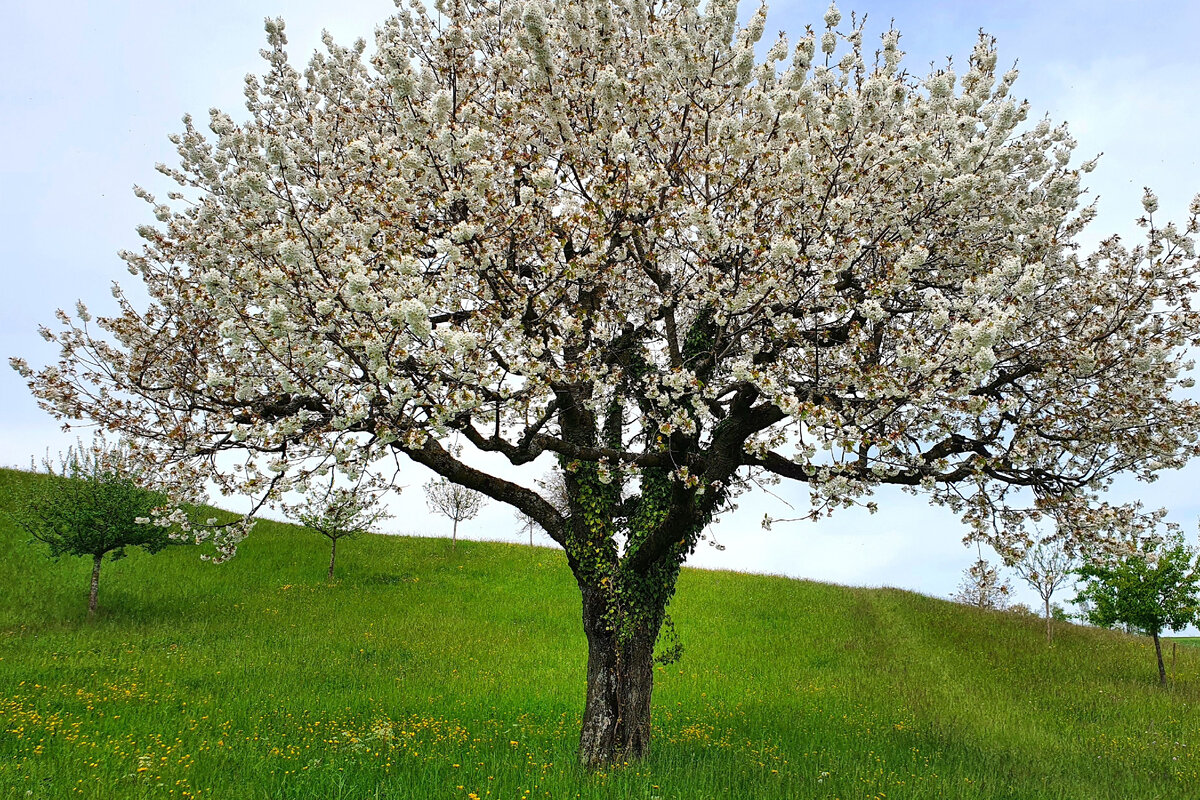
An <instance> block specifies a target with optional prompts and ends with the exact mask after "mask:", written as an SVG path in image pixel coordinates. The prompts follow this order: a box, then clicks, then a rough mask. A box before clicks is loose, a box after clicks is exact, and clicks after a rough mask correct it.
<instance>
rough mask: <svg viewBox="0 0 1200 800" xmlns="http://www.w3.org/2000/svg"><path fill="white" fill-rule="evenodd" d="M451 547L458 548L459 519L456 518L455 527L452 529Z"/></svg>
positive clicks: (452, 548)
mask: <svg viewBox="0 0 1200 800" xmlns="http://www.w3.org/2000/svg"><path fill="white" fill-rule="evenodd" d="M450 549H451V550H457V549H458V520H454V527H453V528H451V529H450Z"/></svg>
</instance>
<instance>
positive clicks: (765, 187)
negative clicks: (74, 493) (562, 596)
mask: <svg viewBox="0 0 1200 800" xmlns="http://www.w3.org/2000/svg"><path fill="white" fill-rule="evenodd" d="M739 19H740V20H743V21H742V22H739ZM766 23H767V15H766V9H765V7H761V8H759V9H757V10H755V11H754V12H753V13H751V14H748V15H741V16H739V9H738V3H737V2H736V0H708V2H704V3H698V2H695V0H664V1H663V2H657V1H656V2H647V1H646V0H556V1H555V2H546V1H545V0H515V1H514V2H493V1H492V0H441V1H440V2H438V3H437V4H436V10H430V9H426V8H424V7H423V6H422V5H421V4H419V3H416V4H403V5H402V6H401V7H400V8H398V9H397V10H396V12H395V14H394V15H393V16H392V17H391V18H390V19H388V20H386V21H385V22H384V23H383V24H381V25H380V26H379V27H378V28H377V32H376V40H375V47H374V48H373V49H372V50H371V51H370V53H369V54H368V50H367V46H366V43H365V42H362V41H359V42H357V43H355V44H353V45H351V46H339V45H337V44H336V43H334V42H333V41H332V40H331V39H327V40H326V46H325V48H324V49H323V50H322V52H320V53H318V54H316V55H314V56H313V58H312V59H311V61H310V62H309V64H308V65H307V66H306V67H303V68H297V67H296V66H294V65H293V64H292V63H291V62H290V61H289V58H288V54H287V51H286V43H287V38H286V35H285V31H284V25H283V23H282V21H280V20H269V21H268V22H267V35H268V44H267V47H266V48H265V49H264V51H263V53H264V56H265V58H266V61H267V66H266V70H265V73H264V75H263V76H262V77H261V78H251V79H250V80H249V81H248V82H247V85H246V95H247V113H246V115H245V118H244V119H242V120H236V119H235V118H234V117H233V116H231V115H230V114H227V113H225V112H222V111H219V110H213V112H212V113H211V115H210V117H209V119H208V120H207V130H205V125H203V124H200V123H199V122H198V121H196V120H193V119H192V118H191V117H188V118H186V119H185V122H184V128H183V130H182V131H180V132H179V134H178V135H177V136H175V137H174V142H175V144H176V146H177V149H178V153H179V161H178V164H177V165H174V166H163V167H162V168H161V170H162V172H163V174H164V175H165V176H166V177H168V178H170V179H172V180H174V181H176V182H177V184H178V187H177V188H173V191H171V192H170V193H169V194H168V195H166V196H165V197H162V198H157V197H154V196H153V195H151V193H149V192H147V191H145V190H142V189H139V190H137V191H138V193H139V195H140V196H141V197H143V198H144V199H145V200H146V201H147V202H148V203H149V204H150V206H151V208H152V210H153V214H154V217H155V219H156V220H157V223H156V224H149V225H145V226H142V227H141V228H139V233H140V234H141V236H142V237H143V240H144V245H143V247H142V248H141V249H139V250H137V251H129V252H126V253H124V254H123V256H124V258H125V261H126V263H127V266H128V267H129V269H130V270H131V271H132V272H133V273H134V274H135V275H137V276H139V278H140V279H141V280H142V281H144V283H145V290H146V294H147V295H148V297H149V298H150V300H149V307H148V308H143V307H139V306H137V305H136V301H135V300H134V299H133V295H132V294H129V295H126V294H124V293H122V292H121V290H120V289H119V288H118V289H117V290H116V292H117V295H118V300H117V302H118V304H119V307H120V309H119V313H118V314H117V315H116V316H114V317H111V318H104V319H100V320H98V322H97V324H95V325H89V323H88V319H90V313H89V311H88V309H87V308H86V306H84V305H82V304H80V305H79V306H78V307H77V308H76V314H75V315H73V316H72V315H68V314H66V313H63V314H62V316H61V320H62V322H63V326H62V328H61V329H60V330H56V331H50V330H49V329H46V330H45V331H44V335H45V336H47V337H48V338H50V339H52V340H53V341H54V342H55V343H56V344H57V345H58V346H59V348H60V352H61V356H60V357H59V359H58V361H57V362H56V363H55V364H54V365H50V366H46V367H44V368H41V369H35V368H33V367H31V366H30V365H29V364H27V363H26V362H25V361H23V360H21V359H15V360H13V366H14V367H15V368H16V369H17V370H19V371H20V372H21V373H22V374H23V375H24V376H25V377H26V378H27V379H28V381H29V384H30V387H31V389H32V390H33V392H34V393H35V394H36V395H37V397H38V398H39V400H40V402H41V403H42V405H43V406H44V407H45V408H47V409H49V410H50V411H51V412H53V413H55V414H58V415H60V416H61V417H64V418H72V419H74V418H90V419H93V420H96V421H97V422H100V423H101V424H103V425H104V426H106V427H107V428H109V429H113V430H121V431H128V432H131V433H132V432H137V434H138V436H139V440H140V441H145V442H147V447H151V448H154V449H155V450H156V451H157V452H156V455H155V457H156V459H157V461H158V462H159V463H167V464H170V465H171V472H172V474H173V475H174V476H175V477H176V479H177V480H176V484H177V485H182V486H185V487H186V486H187V485H203V484H204V482H205V480H213V481H216V482H218V483H219V484H220V485H221V487H222V488H223V489H226V490H228V491H232V492H239V493H242V494H251V495H253V496H255V497H256V498H257V497H262V496H265V495H272V496H273V499H277V498H278V497H279V496H282V495H283V494H284V493H286V492H288V491H299V490H302V488H301V487H303V486H304V485H306V484H308V483H311V482H312V480H313V479H312V477H311V473H312V471H313V470H316V469H319V468H323V467H327V466H329V465H331V464H333V465H336V466H337V467H338V468H340V469H343V470H347V471H349V472H350V473H358V472H360V471H361V470H363V469H366V468H367V467H368V466H369V465H371V464H372V463H374V462H375V461H377V460H378V459H382V458H386V457H395V456H397V455H403V456H405V457H407V458H410V459H412V460H413V461H415V462H417V463H419V464H421V465H423V466H425V467H427V468H428V469H430V470H431V471H432V472H434V473H435V474H436V475H437V476H438V477H439V478H440V479H443V480H445V481H449V482H451V483H453V484H456V485H459V486H463V487H465V488H467V489H470V490H473V491H477V492H481V493H483V494H484V495H486V496H487V497H488V498H489V499H491V500H494V501H497V502H502V503H507V504H509V505H511V506H513V507H515V508H516V509H519V510H520V511H522V512H523V513H525V514H526V515H527V516H529V517H530V518H531V519H534V520H536V522H537V524H538V525H539V526H540V527H541V528H542V529H543V530H544V531H546V534H547V535H548V536H549V537H550V538H551V539H552V540H554V542H555V543H557V544H558V545H559V546H561V547H562V548H563V550H564V551H565V552H566V562H567V564H568V565H569V568H570V569H571V571H572V575H573V577H574V579H575V582H576V584H577V585H578V587H579V591H580V597H581V609H582V619H581V623H582V629H583V632H584V634H585V636H586V638H587V652H588V667H587V674H586V692H585V698H584V710H583V726H582V731H581V735H580V748H579V754H580V759H581V760H582V761H583V763H585V764H587V765H589V766H602V765H605V764H611V763H622V762H625V761H629V760H630V759H636V758H639V757H641V756H643V755H645V753H646V752H647V749H648V747H649V743H650V732H651V724H650V709H651V704H650V699H651V694H652V689H653V681H654V669H653V652H654V643H655V641H656V639H657V638H658V636H659V634H660V632H661V630H662V626H663V622H664V619H665V615H666V607H667V603H668V602H669V601H670V599H671V597H672V595H673V594H674V592H675V586H676V582H677V579H678V577H679V572H680V568H681V566H682V565H683V563H684V562H685V560H686V559H687V558H688V556H689V555H690V554H691V553H692V552H693V551H694V549H695V548H696V546H697V544H698V543H699V542H700V541H701V540H702V538H703V537H704V535H705V531H706V530H707V529H708V527H709V525H710V523H712V522H713V521H714V519H715V518H716V517H717V516H718V515H720V514H721V513H723V512H725V511H727V510H729V509H730V508H731V506H732V505H733V502H734V500H735V499H736V496H737V495H738V493H739V492H741V491H744V490H745V489H746V488H747V487H748V486H750V485H752V484H751V483H749V481H751V480H752V479H754V478H756V477H759V476H763V475H764V474H766V475H769V476H777V477H780V478H787V479H790V480H794V481H798V482H801V483H803V484H804V485H805V486H807V487H808V489H809V490H810V492H811V500H812V504H811V509H812V515H813V516H814V517H819V516H822V515H824V514H825V513H827V512H832V511H834V510H836V509H840V508H845V507H848V506H853V505H855V504H868V503H869V501H870V495H871V493H872V491H873V490H874V489H876V488H877V487H880V486H887V485H892V486H901V487H904V488H906V489H908V490H910V491H912V492H917V493H922V494H924V495H926V496H928V497H929V498H930V499H931V500H932V501H933V502H935V503H939V504H943V505H946V506H948V507H950V508H951V509H952V510H953V511H955V512H956V513H958V514H959V515H960V516H961V518H962V519H963V520H964V521H965V522H966V523H967V525H969V526H970V528H971V536H973V537H974V538H976V539H979V540H991V541H995V542H997V543H999V544H1003V543H1005V542H1007V543H1009V544H1011V543H1012V542H1015V541H1024V540H1025V539H1026V538H1027V536H1028V528H1029V527H1030V526H1031V525H1033V524H1036V523H1037V522H1038V521H1039V520H1040V519H1043V518H1044V517H1045V516H1046V515H1050V516H1053V517H1054V519H1055V521H1056V523H1057V524H1058V525H1059V526H1060V528H1061V529H1064V530H1066V531H1067V532H1068V533H1069V535H1071V536H1073V537H1076V538H1079V539H1087V538H1089V537H1092V536H1094V535H1096V533H1097V532H1099V531H1104V530H1106V529H1107V528H1108V527H1110V524H1111V522H1112V519H1113V516H1114V515H1115V514H1116V515H1119V514H1120V509H1116V508H1114V507H1112V506H1109V505H1107V504H1105V503H1104V502H1102V500H1101V499H1100V493H1101V492H1103V491H1104V489H1105V488H1106V487H1107V486H1108V485H1109V483H1110V481H1111V480H1112V479H1113V477H1114V475H1116V474H1117V473H1123V474H1131V475H1133V476H1136V477H1139V478H1144V479H1150V478H1152V477H1153V476H1154V474H1155V473H1156V472H1157V471H1158V470H1161V469H1166V468H1171V467H1177V466H1179V465H1181V464H1183V463H1185V462H1186V461H1187V459H1188V458H1189V457H1191V456H1193V455H1195V454H1197V453H1198V452H1200V406H1198V405H1197V403H1195V402H1193V401H1191V400H1189V399H1187V398H1186V397H1184V396H1182V395H1181V394H1179V393H1178V392H1177V391H1176V390H1177V388H1178V387H1180V385H1181V384H1182V383H1184V382H1185V381H1186V380H1187V378H1186V376H1185V374H1184V373H1185V372H1186V369H1187V365H1188V361H1189V356H1188V353H1187V348H1188V347H1190V346H1194V345H1195V344H1197V343H1200V316H1198V315H1197V313H1196V311H1195V308H1194V302H1193V298H1194V297H1195V294H1196V292H1197V291H1198V289H1200V286H1198V277H1200V265H1198V263H1197V260H1196V258H1195V246H1194V245H1195V242H1194V238H1195V235H1196V233H1197V232H1198V231H1200V199H1198V200H1197V201H1196V202H1194V203H1193V204H1192V206H1191V207H1190V208H1189V210H1188V212H1187V214H1186V215H1184V217H1183V219H1181V220H1179V221H1177V222H1175V223H1173V224H1167V222H1166V221H1165V220H1163V218H1162V215H1161V214H1160V213H1159V212H1158V200H1157V198H1156V197H1155V195H1154V194H1153V192H1150V191H1149V190H1147V191H1146V192H1145V193H1144V194H1143V196H1142V205H1143V208H1144V211H1145V213H1144V216H1143V218H1142V219H1141V221H1140V224H1141V226H1142V229H1143V232H1144V234H1145V237H1144V238H1145V241H1144V242H1143V243H1141V244H1139V245H1137V246H1127V245H1126V243H1125V240H1124V239H1119V238H1117V237H1115V236H1114V237H1106V238H1103V239H1101V240H1100V241H1101V243H1100V244H1099V246H1098V247H1096V248H1095V249H1094V250H1092V251H1090V252H1089V251H1087V250H1085V249H1083V246H1082V244H1081V242H1080V238H1081V233H1082V232H1083V231H1084V230H1085V228H1086V226H1087V224H1088V222H1089V221H1090V220H1091V219H1093V218H1094V216H1095V209H1094V208H1093V207H1092V206H1091V205H1090V204H1089V203H1087V202H1086V201H1085V202H1081V200H1082V199H1083V198H1084V189H1083V180H1084V178H1085V176H1086V174H1087V173H1088V172H1089V171H1091V169H1092V168H1093V166H1094V161H1084V162H1082V163H1079V162H1078V161H1073V159H1072V149H1073V147H1074V144H1075V142H1074V140H1073V139H1072V137H1071V135H1070V133H1069V132H1068V130H1067V128H1066V127H1065V126H1063V125H1055V124H1052V123H1051V122H1050V121H1049V120H1038V119H1036V118H1034V119H1031V115H1030V107H1029V105H1028V104H1027V103H1025V102H1023V101H1022V100H1021V99H1020V98H1019V97H1017V96H1015V95H1014V94H1013V91H1014V82H1015V81H1016V79H1017V72H1016V70H1005V69H1004V68H1003V67H1001V66H999V64H1000V62H999V60H998V59H999V55H998V51H997V48H996V43H995V41H994V40H993V39H992V38H991V37H988V36H985V35H980V36H979V37H978V39H977V40H976V41H975V43H974V47H973V49H972V51H971V53H970V55H969V56H968V57H967V58H966V59H964V60H963V62H962V63H961V65H960V64H958V63H955V64H945V65H943V66H941V67H937V68H933V69H932V70H931V71H930V72H929V73H928V74H926V75H924V76H919V75H916V74H914V73H912V72H910V71H908V70H907V69H905V68H904V67H903V65H902V61H903V56H904V53H903V51H902V50H901V48H900V34H899V32H898V31H896V30H895V29H888V30H885V31H881V36H880V39H879V42H878V44H877V45H874V44H871V43H870V42H869V40H868V38H867V36H866V31H865V28H864V25H865V23H864V22H863V18H862V17H861V16H854V15H847V16H843V14H842V13H841V11H839V10H838V9H837V7H836V6H833V5H830V7H829V8H828V10H827V11H826V12H825V14H824V24H823V26H816V29H815V30H814V29H807V30H805V31H803V32H801V33H800V35H799V36H798V37H797V38H796V40H795V41H794V42H792V43H789V42H788V40H787V39H786V37H784V36H783V35H782V34H781V35H780V36H779V38H778V39H777V40H776V41H774V42H771V43H769V45H768V46H767V47H765V48H763V47H759V43H760V41H761V40H762V38H763V35H764V33H765V32H766V30H767V28H766ZM1088 238H1089V239H1092V238H1097V239H1099V238H1100V237H1093V236H1088ZM457 443H461V444H462V445H463V446H464V448H468V449H469V451H468V452H466V453H460V452H458V450H457V448H456V444H457ZM225 451H235V452H237V453H239V454H241V456H243V457H241V458H238V459H236V460H235V459H226V458H222V457H219V456H220V455H221V454H222V453H223V452H225ZM539 459H541V460H542V464H540V465H538V464H535V463H534V462H536V461H538V460H539ZM551 459H553V460H556V461H557V467H558V468H561V469H562V470H563V476H564V481H565V485H566V490H567V496H568V501H569V502H568V507H567V508H566V509H565V510H562V509H560V508H557V507H556V506H555V505H554V503H553V502H551V501H550V499H548V498H547V497H546V496H545V493H544V492H541V491H538V490H537V489H534V488H532V487H531V486H529V485H528V482H527V481H524V480H522V478H523V477H525V474H528V473H530V472H532V471H533V470H538V469H540V470H542V471H544V470H545V468H546V465H547V461H549V460H551ZM235 461H236V464H237V465H238V467H237V468H236V469H234V468H232V467H231V466H230V464H231V463H233V462H235ZM523 473H524V474H523ZM217 535H218V536H219V537H221V540H220V541H219V542H218V546H219V547H220V548H222V552H226V553H227V552H230V551H232V548H233V547H234V546H235V544H236V539H237V535H238V532H236V531H229V530H223V531H220V532H217Z"/></svg>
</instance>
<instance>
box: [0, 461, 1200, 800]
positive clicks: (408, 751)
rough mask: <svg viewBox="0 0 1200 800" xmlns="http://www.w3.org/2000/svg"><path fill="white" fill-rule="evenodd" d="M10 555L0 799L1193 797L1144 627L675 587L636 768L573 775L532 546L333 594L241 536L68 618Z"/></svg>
mask: <svg viewBox="0 0 1200 800" xmlns="http://www.w3.org/2000/svg"><path fill="white" fill-rule="evenodd" d="M32 479H33V478H32V477H31V476H29V475H27V474H24V473H19V472H13V471H0V509H2V508H4V507H5V505H6V504H7V503H9V502H11V487H12V486H13V485H14V484H15V482H19V481H27V480H32ZM948 535H949V534H948ZM27 540H28V537H27V536H26V535H24V534H23V533H22V532H20V531H18V530H16V529H14V526H13V525H12V523H11V521H10V520H9V519H7V518H6V517H5V516H4V515H3V514H2V513H0V548H2V550H0V552H3V556H2V558H3V570H2V573H0V799H5V798H45V799H46V800H59V799H60V798H69V797H86V798H97V800H114V799H116V800H120V799H122V798H139V799H141V798H218V799H220V798H229V799H230V800H254V799H256V798H262V799H263V800H266V798H279V799H280V800H282V799H283V798H288V799H292V798H295V799H297V800H299V799H300V798H306V799H311V800H352V799H353V800H360V799H361V800H367V799H368V798H369V799H370V800H376V799H378V800H382V799H384V798H387V799H388V800H392V799H397V800H398V799H399V798H422V799H423V798H455V799H456V800H479V799H483V800H501V799H502V798H503V799H504V800H536V799H537V798H585V799H587V798H637V799H640V800H666V798H679V799H680V800H705V799H706V798H710V799H712V800H716V799H717V798H739V799H741V798H843V799H849V798H885V797H886V798H890V799H891V800H896V799H898V798H964V799H967V800H970V799H971V798H1002V797H1003V798H1064V800H1066V799H1068V798H1069V799H1071V800H1076V799H1077V798H1187V797H1197V796H1200V752H1197V751H1198V750H1200V649H1197V648H1192V647H1184V646H1180V647H1179V648H1178V652H1177V654H1176V663H1175V664H1174V665H1173V669H1172V674H1171V680H1172V684H1171V686H1170V687H1169V688H1168V689H1166V690H1162V689H1160V688H1159V687H1158V686H1157V685H1156V680H1157V674H1156V668H1155V666H1154V661H1153V658H1154V656H1153V647H1152V645H1151V644H1150V643H1149V642H1148V640H1145V639H1143V638H1140V637H1132V636H1126V635H1123V634H1118V633H1114V632H1109V631H1101V630H1092V629H1086V628H1082V627H1074V626H1065V625H1060V626H1058V629H1057V639H1056V642H1055V644H1054V645H1053V646H1052V647H1047V645H1046V643H1045V640H1044V633H1043V624H1042V622H1041V620H1040V619H1038V618H1032V617H1020V616H1016V615H1008V614H998V613H984V612H978V611H974V610H970V609H966V608H963V607H959V606H956V605H953V604H951V603H949V602H946V601H942V600H937V599H933V598H930V597H925V596H922V595H918V594H913V593H910V592H903V591H898V590H892V589H852V588H846V587H841V586H831V585H825V584H819V583H810V582H804V581H795V580H787V579H782V578H771V577H760V576H749V575H741V574H736V573H725V572H706V571H698V570H688V571H685V573H684V575H683V576H682V578H681V580H680V584H679V593H678V595H677V597H676V600H675V601H674V603H673V606H672V609H671V613H672V616H673V617H674V620H675V623H676V627H677V629H678V633H679V636H680V638H681V640H682V643H683V645H684V654H683V658H682V660H681V661H680V662H678V663H675V664H671V665H667V666H661V667H658V669H657V674H656V688H655V695H654V736H655V739H654V745H653V752H652V754H651V756H650V757H649V758H648V759H647V760H645V761H644V762H641V763H637V764H631V765H629V766H628V767H625V768H621V769H614V770H612V771H608V772H604V773H588V772H585V771H583V770H581V769H580V768H578V767H577V766H576V765H575V762H574V750H575V746H576V737H577V735H578V725H579V719H580V712H581V710H582V705H583V672H584V656H585V648H584V640H583V634H582V631H581V627H580V607H579V598H578V593H577V590H576V589H575V587H574V584H573V582H572V579H571V576H570V574H569V572H568V571H567V568H566V564H565V560H564V559H563V557H562V556H561V554H559V553H558V552H556V551H554V550H550V549H545V548H530V547H524V546H518V545H504V544H493V543H476V542H460V543H459V545H458V549H457V551H456V552H451V550H450V543H449V541H447V540H444V539H421V538H402V537H384V536H371V537H364V538H361V539H357V540H350V541H349V542H345V543H343V544H342V546H340V547H339V548H338V549H339V553H338V579H337V580H336V581H335V582H333V583H327V582H326V580H325V570H326V568H327V565H328V550H327V543H326V542H325V540H323V539H321V538H320V537H318V536H316V535H313V534H309V533H305V532H302V531H300V530H297V529H295V528H292V527H290V526H287V525H282V524H275V523H270V522H263V523H260V525H259V526H258V528H257V530H256V532H255V534H254V535H253V536H252V537H251V539H249V540H248V541H247V542H245V544H244V545H243V547H242V548H241V550H240V552H239V554H238V556H237V557H236V558H235V559H233V560H232V561H231V562H229V563H227V564H224V565H219V566H214V565H212V564H208V563H205V562H202V561H201V560H200V559H199V553H198V552H197V548H193V547H179V548H173V549H172V550H169V551H167V552H164V553H161V554H159V555H156V556H146V555H144V554H141V553H140V552H138V553H134V554H133V555H131V556H130V557H128V558H126V559H124V560H122V561H118V562H114V563H107V562H106V563H105V566H104V572H103V575H102V578H101V585H100V612H99V615H98V617H97V619H96V620H95V621H94V622H93V623H89V622H88V621H87V615H86V589H87V580H88V574H89V571H90V565H89V564H88V563H86V562H85V560H84V559H70V560H66V559H65V560H63V561H60V562H52V561H50V560H49V559H47V558H46V557H45V554H44V552H43V550H42V549H41V548H40V546H35V545H33V544H30V543H29V542H28V541H27ZM1168 667H1169V668H1172V665H1171V664H1170V663H1168Z"/></svg>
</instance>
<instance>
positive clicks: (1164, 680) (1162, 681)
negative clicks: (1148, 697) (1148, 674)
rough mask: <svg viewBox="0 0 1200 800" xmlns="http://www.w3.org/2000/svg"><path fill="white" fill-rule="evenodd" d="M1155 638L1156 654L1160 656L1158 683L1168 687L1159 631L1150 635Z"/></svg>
mask: <svg viewBox="0 0 1200 800" xmlns="http://www.w3.org/2000/svg"><path fill="white" fill-rule="evenodd" d="M1150 635H1151V636H1153V637H1154V654H1155V655H1156V656H1158V682H1159V684H1160V685H1161V686H1166V685H1167V668H1166V666H1165V665H1164V664H1163V657H1162V641H1161V640H1160V639H1159V638H1158V631H1155V632H1154V633H1152V634H1150Z"/></svg>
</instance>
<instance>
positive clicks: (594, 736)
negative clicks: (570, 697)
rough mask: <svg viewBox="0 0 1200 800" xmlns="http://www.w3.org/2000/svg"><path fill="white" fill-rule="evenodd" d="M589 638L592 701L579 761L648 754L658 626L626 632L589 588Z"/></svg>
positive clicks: (589, 763) (593, 763)
mask: <svg viewBox="0 0 1200 800" xmlns="http://www.w3.org/2000/svg"><path fill="white" fill-rule="evenodd" d="M583 627H584V631H585V633H586V634H587V640H588V666H587V701H586V704H585V706H584V711H583V729H582V731H581V732H580V737H579V761H580V763H581V764H583V766H584V767H587V768H589V769H595V768H599V767H604V766H607V765H611V764H623V763H626V762H629V761H633V760H636V759H640V758H643V757H645V756H646V755H647V754H648V753H649V751H650V695H651V692H652V690H653V688H654V642H655V639H657V638H658V626H655V627H654V629H653V630H650V629H648V628H640V629H635V630H634V631H632V632H630V633H627V634H626V635H625V636H621V635H619V634H617V633H616V632H614V631H612V630H610V629H609V623H608V620H606V619H605V616H604V604H603V603H602V602H598V601H595V600H592V601H590V602H589V598H588V596H587V594H586V593H585V596H584V603H583Z"/></svg>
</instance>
